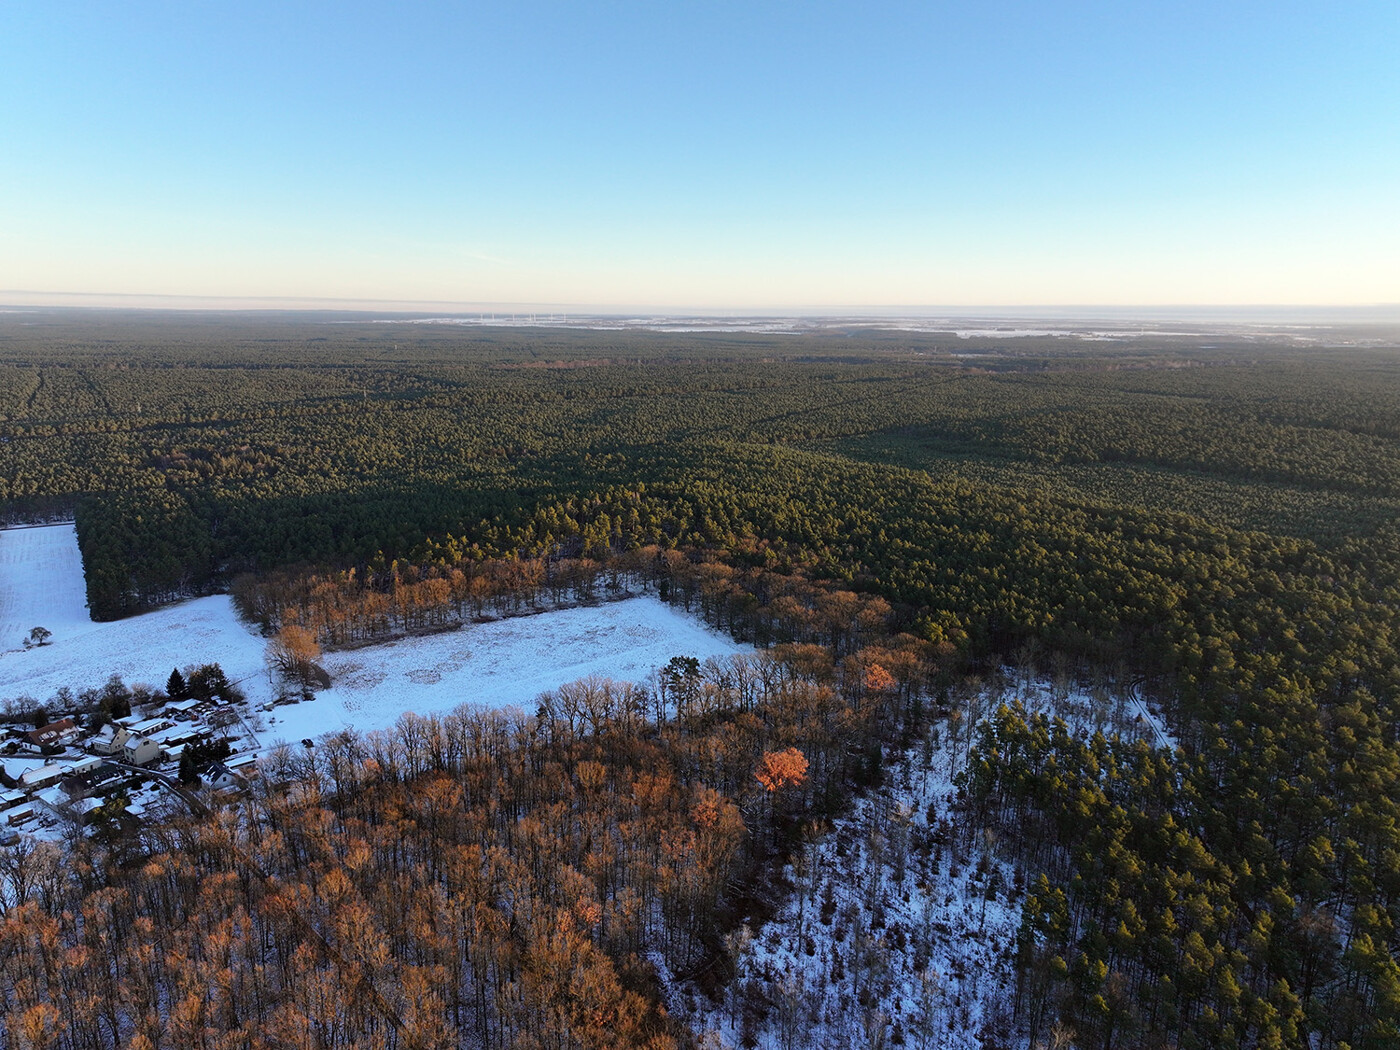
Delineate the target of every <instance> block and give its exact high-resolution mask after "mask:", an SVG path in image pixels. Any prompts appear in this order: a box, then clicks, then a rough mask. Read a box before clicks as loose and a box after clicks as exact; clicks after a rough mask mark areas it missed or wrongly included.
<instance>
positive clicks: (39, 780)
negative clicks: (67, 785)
mask: <svg viewBox="0 0 1400 1050" xmlns="http://www.w3.org/2000/svg"><path fill="white" fill-rule="evenodd" d="M67 775H68V763H67V762H56V763H53V764H52V765H47V766H37V767H36V768H34V769H27V770H25V771H24V775H23V776H21V777H20V778H19V786H20V787H22V788H24V790H25V791H37V790H39V789H40V788H45V787H48V786H49V785H50V784H57V783H58V782H59V780H60V779H62V778H63V777H65V776H67Z"/></svg>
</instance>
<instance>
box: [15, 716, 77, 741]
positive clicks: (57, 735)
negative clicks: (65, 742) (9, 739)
mask: <svg viewBox="0 0 1400 1050" xmlns="http://www.w3.org/2000/svg"><path fill="white" fill-rule="evenodd" d="M77 728H78V725H77V723H76V722H74V721H73V720H72V719H71V718H61V719H59V720H58V721H57V722H50V723H49V724H48V725H46V726H40V727H39V728H38V729H31V730H30V731H29V732H28V733H25V734H24V736H25V739H27V740H28V741H29V742H30V743H31V744H33V745H34V746H35V747H43V746H44V745H46V744H47V745H48V746H50V747H52V746H53V745H55V744H59V743H61V742H62V739H63V737H65V736H67V735H68V734H69V733H72V732H73V731H74V730H76V729H77Z"/></svg>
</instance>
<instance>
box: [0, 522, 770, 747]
mask: <svg viewBox="0 0 1400 1050" xmlns="http://www.w3.org/2000/svg"><path fill="white" fill-rule="evenodd" d="M84 593H85V592H84V589H83V576H82V560H81V558H80V556H79V554H78V545H77V537H76V534H75V533H74V531H73V527H72V526H71V525H64V526H53V527H48V528H35V529H13V530H9V531H5V532H0V595H3V600H4V604H3V605H0V618H2V619H3V623H4V625H5V627H4V629H5V631H6V635H14V640H13V643H12V644H13V645H14V646H15V647H16V649H17V651H11V652H0V702H3V701H6V700H12V699H17V698H19V697H22V696H28V697H32V698H33V699H35V700H47V699H48V698H49V697H51V696H53V694H54V693H55V692H56V691H57V690H58V689H59V688H60V687H62V686H67V687H68V688H69V689H71V690H72V691H73V692H74V693H78V692H80V691H82V690H83V689H90V688H96V687H100V686H101V685H102V684H103V683H105V682H106V681H107V679H108V678H109V677H110V676H111V675H113V674H118V675H121V677H122V678H123V680H125V682H126V683H127V685H136V684H138V683H144V684H146V685H150V686H153V687H154V686H164V684H165V680H166V678H168V677H169V675H170V671H171V669H172V668H175V667H179V668H185V667H188V666H190V665H192V664H203V663H218V664H220V665H221V666H222V667H223V669H224V672H225V673H226V674H227V675H228V677H229V679H230V681H233V682H235V683H237V684H238V685H239V687H240V688H241V689H242V690H243V692H244V693H245V694H246V695H247V696H248V698H249V700H250V701H252V702H253V703H255V704H256V703H262V702H266V701H269V700H271V699H272V697H273V695H274V687H273V682H272V680H271V679H270V677H269V675H268V671H267V665H266V656H265V654H266V649H267V642H266V639H264V638H262V637H261V636H259V635H258V634H257V632H255V631H253V630H251V629H250V628H249V627H248V626H246V625H245V624H243V623H242V622H240V621H239V619H238V617H237V616H236V615H235V614H234V610H233V603H232V601H231V600H230V599H229V598H228V597H226V596H222V595H216V596H214V597H211V598H197V599H194V600H192V601H187V602H181V603H179V604H178V605H171V606H167V607H166V608H164V609H158V610H156V611H155V612H151V613H147V614H145V615H144V616H136V617H132V618H130V619H127V620H118V621H116V622H113V623H93V622H92V621H91V620H89V619H88V615H87V608H86V605H85V603H84ZM12 624H14V625H22V628H21V627H13V628H12V627H11V625H12ZM36 625H40V626H44V627H47V628H48V629H49V630H50V631H52V632H53V637H52V639H51V640H50V642H49V644H47V645H44V646H42V647H38V648H34V649H29V650H24V649H22V648H19V646H21V644H22V636H23V635H27V634H28V632H29V629H30V628H31V627H34V626H36ZM0 637H3V636H0ZM747 651H750V650H749V647H747V646H742V645H739V644H738V643H737V642H734V641H733V640H732V639H730V638H728V637H727V636H726V635H723V634H720V633H718V632H716V631H712V630H710V629H709V628H708V627H706V626H705V625H704V624H703V623H701V622H700V621H698V620H696V619H694V618H693V617H690V616H688V615H686V614H685V613H682V612H679V611H677V610H676V609H673V608H672V607H670V606H668V605H666V604H664V603H663V602H661V601H658V600H657V599H655V598H650V597H644V598H630V599H627V600H625V601H620V602H612V603H609V604H606V605H601V606H594V607H588V608H577V609H563V610H559V611H555V612H546V613H540V614H538V615H535V616H525V617H518V618H514V619H507V620H498V621H495V622H493V623H486V624H477V625H473V626H470V627H466V628H463V629H462V630H458V631H452V632H449V633H445V634H436V635H429V636H426V637H420V638H409V639H404V640H402V641H398V642H390V643H388V644H384V645H374V646H369V647H366V648H364V649H357V650H354V651H353V652H344V653H331V654H329V655H327V656H326V658H325V660H324V661H323V663H324V665H325V667H326V669H327V670H328V671H329V672H330V674H331V677H332V682H333V685H332V688H331V689H328V690H324V691H322V692H321V693H319V694H318V695H317V697H316V699H315V700H312V701H308V702H303V703H300V704H295V705H289V706H281V707H277V708H276V709H275V710H273V711H272V712H271V713H270V714H269V715H268V716H267V718H266V721H267V723H268V731H267V732H264V733H260V734H259V742H260V743H262V744H267V743H270V742H272V741H275V740H277V739H279V738H282V739H288V740H300V739H302V738H303V737H315V736H319V735H320V734H322V733H327V732H331V731H334V730H339V729H341V728H344V727H345V726H347V725H351V726H354V727H355V728H357V729H360V730H364V731H368V730H371V729H381V728H385V727H387V726H391V725H393V724H394V722H395V721H396V720H397V718H398V716H399V715H400V714H401V713H402V712H404V711H415V712H417V713H419V714H429V713H432V712H438V711H449V710H451V709H453V708H455V707H457V706H458V705H459V704H462V703H473V704H478V705H481V706H486V707H506V706H511V705H519V706H523V707H529V706H530V705H531V704H532V703H533V702H534V700H535V698H536V697H538V696H539V694H540V693H542V692H544V691H545V690H548V689H553V688H555V687H557V686H559V685H562V684H564V683H565V682H572V681H575V680H576V679H579V678H584V677H587V676H589V675H598V676H600V677H607V678H614V679H617V680H619V681H629V682H642V681H643V680H644V679H646V678H647V676H648V675H650V673H651V672H652V671H653V670H655V669H656V668H657V667H659V666H661V665H662V664H665V663H666V661H668V660H669V659H670V658H671V657H673V656H694V657H697V658H699V659H701V660H704V659H706V658H707V657H711V656H726V655H729V654H732V653H738V652H747Z"/></svg>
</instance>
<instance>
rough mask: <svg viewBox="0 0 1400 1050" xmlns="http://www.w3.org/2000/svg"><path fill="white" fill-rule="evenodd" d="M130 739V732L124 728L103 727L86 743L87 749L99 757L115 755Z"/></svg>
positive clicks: (116, 726)
mask: <svg viewBox="0 0 1400 1050" xmlns="http://www.w3.org/2000/svg"><path fill="white" fill-rule="evenodd" d="M130 739H131V731H130V730H128V729H127V728H126V727H125V726H119V725H110V724H109V725H105V726H103V727H102V728H101V729H99V730H98V731H97V735H96V736H94V737H93V738H92V739H91V740H89V741H88V748H89V749H90V750H92V751H95V752H96V753H97V754H99V755H117V754H120V753H121V750H122V748H124V747H125V746H126V742H127V741H128V740H130Z"/></svg>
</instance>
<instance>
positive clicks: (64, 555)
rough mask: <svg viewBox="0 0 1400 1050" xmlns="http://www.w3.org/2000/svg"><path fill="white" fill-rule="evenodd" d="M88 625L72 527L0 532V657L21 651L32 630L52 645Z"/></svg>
mask: <svg viewBox="0 0 1400 1050" xmlns="http://www.w3.org/2000/svg"><path fill="white" fill-rule="evenodd" d="M93 626H94V624H93V622H92V620H90V619H89V618H88V610H87V587H86V586H85V584H84V583H83V559H82V555H81V554H79V553H78V533H77V532H76V530H75V529H74V528H73V526H72V525H44V526H38V527H35V528H19V529H4V530H0V652H4V651H6V650H9V649H19V648H22V647H23V645H24V639H25V638H26V637H28V635H29V631H30V629H31V628H33V627H46V628H48V630H50V631H51V632H53V640H54V641H57V640H59V639H60V638H68V637H71V636H73V635H74V634H77V633H79V632H82V631H87V630H91V629H92V627H93Z"/></svg>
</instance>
